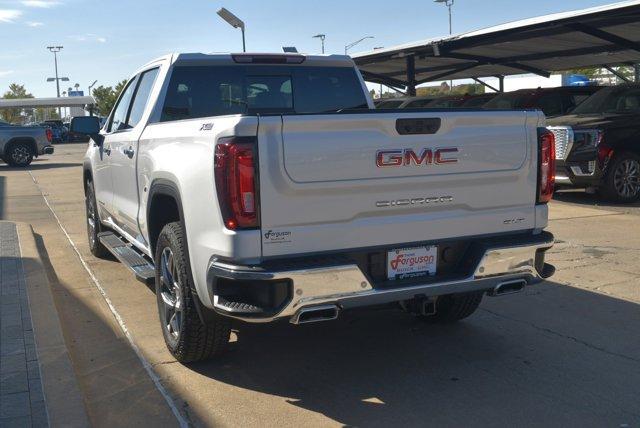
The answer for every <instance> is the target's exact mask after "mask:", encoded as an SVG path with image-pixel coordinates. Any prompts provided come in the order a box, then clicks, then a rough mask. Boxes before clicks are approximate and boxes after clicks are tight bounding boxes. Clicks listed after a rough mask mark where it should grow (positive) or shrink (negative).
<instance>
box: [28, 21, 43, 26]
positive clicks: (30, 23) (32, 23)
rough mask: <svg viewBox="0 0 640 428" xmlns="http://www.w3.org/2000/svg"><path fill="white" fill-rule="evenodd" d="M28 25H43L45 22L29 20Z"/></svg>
mask: <svg viewBox="0 0 640 428" xmlns="http://www.w3.org/2000/svg"><path fill="white" fill-rule="evenodd" d="M27 25H28V26H29V27H42V26H43V25H44V24H43V23H42V22H34V21H28V22H27Z"/></svg>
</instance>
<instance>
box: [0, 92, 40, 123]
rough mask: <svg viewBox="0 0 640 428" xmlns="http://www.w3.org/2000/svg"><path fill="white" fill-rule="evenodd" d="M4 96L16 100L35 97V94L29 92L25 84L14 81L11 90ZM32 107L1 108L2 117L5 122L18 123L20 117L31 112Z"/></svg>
mask: <svg viewBox="0 0 640 428" xmlns="http://www.w3.org/2000/svg"><path fill="white" fill-rule="evenodd" d="M2 98H4V99H6V100H9V99H12V100H15V99H18V98H33V95H31V94H30V93H28V92H27V90H26V89H25V87H24V85H19V84H17V83H12V84H10V85H9V90H8V91H7V92H5V93H4V95H3V96H2ZM31 110H32V109H21V108H8V109H2V110H0V118H2V120H4V121H5V122H9V123H16V122H19V120H20V118H21V117H22V116H24V115H25V114H30V113H31Z"/></svg>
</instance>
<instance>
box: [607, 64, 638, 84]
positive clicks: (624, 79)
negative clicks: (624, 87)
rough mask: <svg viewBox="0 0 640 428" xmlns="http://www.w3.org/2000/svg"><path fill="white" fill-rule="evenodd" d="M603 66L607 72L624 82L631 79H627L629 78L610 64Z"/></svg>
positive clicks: (628, 81) (629, 81)
mask: <svg viewBox="0 0 640 428" xmlns="http://www.w3.org/2000/svg"><path fill="white" fill-rule="evenodd" d="M604 68H605V69H606V70H609V72H610V73H611V74H613V75H614V76H616V77H617V78H618V79H620V80H622V81H623V82H625V83H631V80H629V78H628V77H627V76H625V75H624V74H622V73H620V72H619V71H617V70H616V69H614V68H613V67H611V66H608V65H605V66H604Z"/></svg>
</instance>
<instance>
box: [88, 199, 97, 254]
mask: <svg viewBox="0 0 640 428" xmlns="http://www.w3.org/2000/svg"><path fill="white" fill-rule="evenodd" d="M87 234H88V235H89V245H91V247H93V246H94V245H95V243H96V207H95V205H94V204H93V191H91V190H89V192H88V193H87Z"/></svg>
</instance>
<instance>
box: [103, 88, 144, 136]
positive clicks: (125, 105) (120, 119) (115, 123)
mask: <svg viewBox="0 0 640 428" xmlns="http://www.w3.org/2000/svg"><path fill="white" fill-rule="evenodd" d="M137 81H138V78H137V77H135V78H133V79H131V81H130V82H129V84H128V85H127V87H126V88H124V91H123V92H122V96H121V97H120V100H119V101H118V105H116V108H115V110H114V112H113V117H112V118H111V123H109V127H108V128H107V132H115V131H120V130H122V129H126V120H127V112H128V111H129V104H130V103H131V97H132V96H133V91H134V89H135V87H136V82H137Z"/></svg>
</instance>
